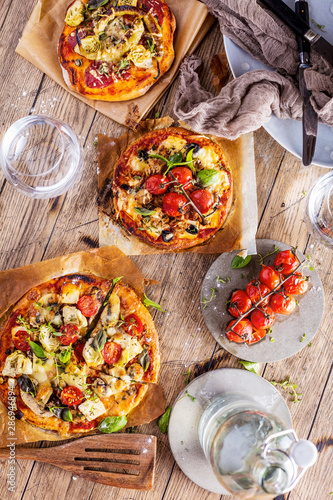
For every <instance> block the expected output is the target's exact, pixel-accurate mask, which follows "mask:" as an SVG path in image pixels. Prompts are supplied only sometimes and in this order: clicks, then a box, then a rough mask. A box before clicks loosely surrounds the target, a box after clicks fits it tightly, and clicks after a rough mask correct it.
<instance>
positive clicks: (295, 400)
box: [270, 378, 303, 403]
mask: <svg viewBox="0 0 333 500" xmlns="http://www.w3.org/2000/svg"><path fill="white" fill-rule="evenodd" d="M270 383H271V384H272V385H274V386H280V387H282V389H284V390H287V389H289V394H290V395H291V396H293V400H292V401H293V403H299V402H300V401H302V400H301V399H299V396H303V394H302V393H301V392H297V391H296V389H297V387H298V385H297V384H293V383H292V382H291V381H290V379H289V378H288V379H286V380H284V381H283V382H276V381H275V380H271V381H270Z"/></svg>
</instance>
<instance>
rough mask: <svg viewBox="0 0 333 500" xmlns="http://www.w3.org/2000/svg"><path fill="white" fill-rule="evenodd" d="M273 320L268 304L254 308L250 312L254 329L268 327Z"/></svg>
mask: <svg viewBox="0 0 333 500" xmlns="http://www.w3.org/2000/svg"><path fill="white" fill-rule="evenodd" d="M274 321H275V314H274V312H273V311H272V309H271V308H270V307H269V306H265V307H263V308H262V309H261V308H260V309H255V310H254V311H253V312H252V314H251V323H252V324H253V326H254V328H255V329H256V330H263V329H266V328H270V327H271V326H272V325H273V323H274Z"/></svg>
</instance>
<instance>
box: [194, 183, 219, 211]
mask: <svg viewBox="0 0 333 500" xmlns="http://www.w3.org/2000/svg"><path fill="white" fill-rule="evenodd" d="M190 198H191V200H192V201H193V203H194V205H195V206H196V207H197V208H198V209H199V210H200V212H201V213H202V214H206V213H207V212H208V211H209V209H210V208H211V207H212V206H213V205H214V201H215V198H214V195H213V193H211V192H210V191H207V190H206V189H197V190H196V191H193V193H191V194H190Z"/></svg>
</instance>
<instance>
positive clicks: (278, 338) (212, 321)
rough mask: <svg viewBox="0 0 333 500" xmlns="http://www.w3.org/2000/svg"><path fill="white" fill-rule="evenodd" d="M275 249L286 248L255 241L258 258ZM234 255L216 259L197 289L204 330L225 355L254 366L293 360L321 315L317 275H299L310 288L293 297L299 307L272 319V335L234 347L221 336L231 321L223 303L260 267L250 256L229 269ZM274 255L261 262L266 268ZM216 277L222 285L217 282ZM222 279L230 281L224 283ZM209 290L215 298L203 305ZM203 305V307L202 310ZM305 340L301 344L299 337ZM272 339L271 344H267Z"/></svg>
mask: <svg viewBox="0 0 333 500" xmlns="http://www.w3.org/2000/svg"><path fill="white" fill-rule="evenodd" d="M275 245H277V247H278V248H279V250H287V249H288V248H290V247H289V246H288V245H286V244H285V243H281V242H279V241H273V240H257V252H258V254H261V255H262V256H264V255H266V254H267V253H270V252H274V247H275ZM236 254H237V251H235V252H232V253H224V254H222V255H220V257H218V259H216V261H215V262H214V263H213V265H212V266H211V267H210V269H209V271H208V272H207V274H206V276H205V278H204V280H203V284H202V289H201V308H202V314H203V316H204V319H205V323H206V325H207V328H208V329H209V331H210V332H211V334H212V335H213V337H214V339H215V340H216V341H217V342H218V343H219V344H220V345H221V346H222V347H223V348H224V349H225V350H226V351H228V352H230V353H231V354H233V355H234V356H236V357H237V358H241V359H244V360H246V361H254V362H258V363H270V362H272V361H280V360H281V359H285V358H289V357H290V356H293V355H294V354H296V353H297V352H299V351H300V350H301V349H304V348H307V349H310V347H307V345H308V343H309V342H310V341H312V339H313V337H314V336H315V333H316V331H317V330H318V328H319V325H320V323H321V320H322V316H323V313H324V292H323V287H322V283H321V280H320V278H319V276H318V274H317V272H316V271H315V270H314V271H310V270H309V269H308V268H307V267H305V268H304V270H303V272H304V274H305V275H306V276H310V286H309V289H308V291H307V292H306V293H305V294H303V295H297V296H296V295H295V298H296V299H297V300H298V302H299V306H298V307H297V308H296V310H295V311H293V312H292V313H291V314H290V315H288V316H284V315H281V314H277V315H276V321H275V323H274V325H273V327H272V329H273V333H272V334H270V335H266V336H265V337H264V338H263V339H262V340H261V341H260V342H257V343H256V344H252V345H247V344H237V343H236V342H230V341H229V340H228V338H227V336H226V335H225V333H224V332H225V330H226V327H227V325H228V324H229V322H230V321H231V320H232V319H234V318H233V317H232V316H231V315H230V314H229V313H228V311H227V306H226V301H227V300H230V297H231V293H232V292H233V291H234V290H238V289H244V290H245V288H246V285H247V284H248V283H249V282H250V281H251V280H252V279H254V278H257V277H259V272H260V269H261V267H260V266H259V262H258V260H259V259H258V256H255V255H253V256H252V259H251V261H250V263H249V264H248V265H247V266H245V267H242V268H240V269H231V262H232V260H233V258H234V257H235V255H236ZM275 255H276V254H274V255H272V256H269V257H267V258H266V259H265V260H264V263H265V264H266V265H271V264H273V262H274V258H275ZM297 257H298V259H299V260H300V261H301V262H302V261H303V260H304V259H305V256H304V255H302V254H301V253H299V252H297ZM217 276H220V277H221V278H222V279H223V280H224V281H226V283H221V282H217ZM226 278H230V281H227V279H226ZM212 288H213V289H214V290H216V292H214V293H215V295H216V297H215V298H213V299H212V300H211V301H210V302H208V303H206V304H204V300H203V299H204V298H205V299H207V300H209V299H210V298H211V296H212ZM205 305H206V307H205ZM304 334H306V337H305V339H304V340H303V341H302V342H301V340H302V337H303V335H304ZM271 337H274V339H275V340H274V342H271V340H270V339H271Z"/></svg>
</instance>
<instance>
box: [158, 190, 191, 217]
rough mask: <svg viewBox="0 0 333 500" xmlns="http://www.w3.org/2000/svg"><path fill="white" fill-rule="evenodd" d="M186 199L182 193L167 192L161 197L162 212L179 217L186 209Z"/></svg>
mask: <svg viewBox="0 0 333 500" xmlns="http://www.w3.org/2000/svg"><path fill="white" fill-rule="evenodd" d="M186 204H187V199H186V198H185V196H183V195H182V194H178V193H173V192H172V193H168V194H166V195H165V196H164V198H163V212H165V213H166V214H167V215H169V216H170V217H180V216H181V215H182V214H183V213H184V211H185V210H186V207H185V205H186Z"/></svg>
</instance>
